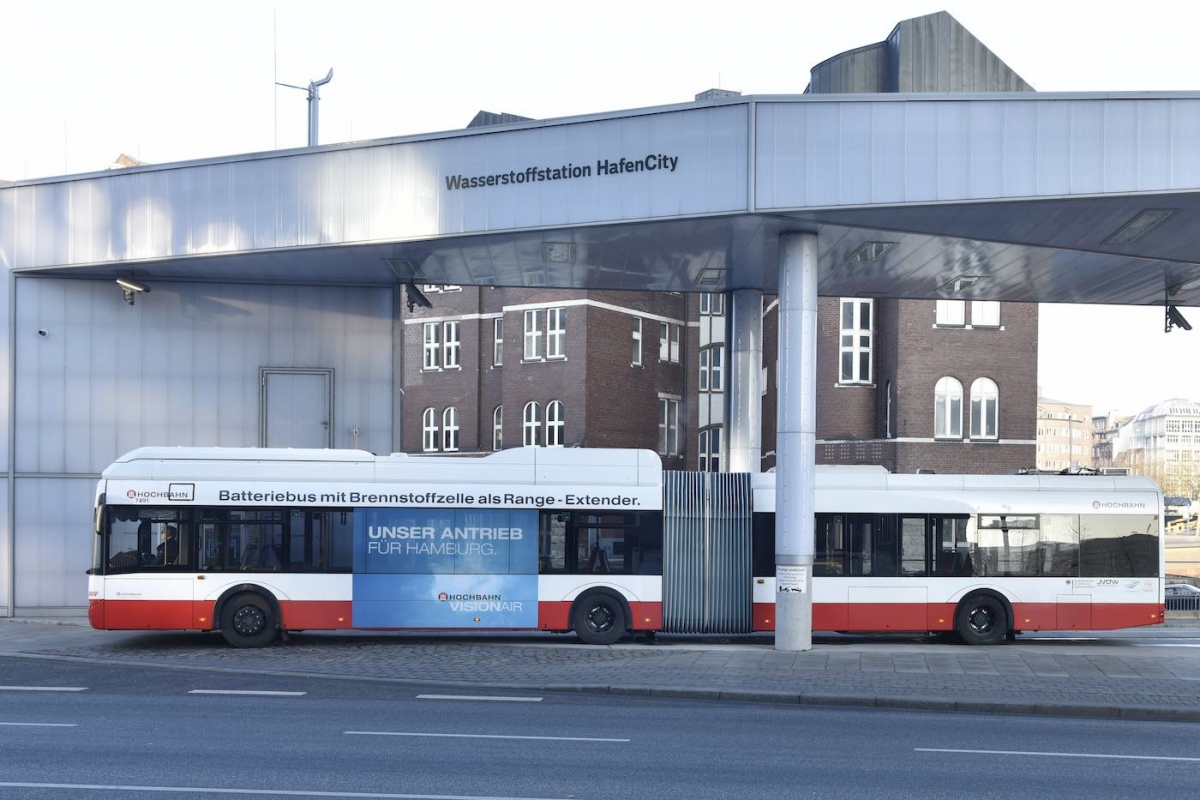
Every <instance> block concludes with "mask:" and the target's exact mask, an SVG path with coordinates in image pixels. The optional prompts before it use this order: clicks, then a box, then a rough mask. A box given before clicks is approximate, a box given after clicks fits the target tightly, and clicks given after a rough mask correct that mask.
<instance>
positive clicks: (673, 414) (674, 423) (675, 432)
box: [658, 397, 679, 456]
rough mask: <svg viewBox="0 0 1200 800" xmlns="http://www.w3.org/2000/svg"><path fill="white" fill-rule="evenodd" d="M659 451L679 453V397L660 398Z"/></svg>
mask: <svg viewBox="0 0 1200 800" xmlns="http://www.w3.org/2000/svg"><path fill="white" fill-rule="evenodd" d="M658 453H659V455H663V456H678V455H679V399H678V398H673V397H660V398H658Z"/></svg>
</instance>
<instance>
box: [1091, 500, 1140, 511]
mask: <svg viewBox="0 0 1200 800" xmlns="http://www.w3.org/2000/svg"><path fill="white" fill-rule="evenodd" d="M1145 507H1146V504H1145V503H1131V502H1120V501H1109V502H1105V501H1102V500H1093V501H1092V508H1094V509H1097V510H1099V509H1101V508H1145Z"/></svg>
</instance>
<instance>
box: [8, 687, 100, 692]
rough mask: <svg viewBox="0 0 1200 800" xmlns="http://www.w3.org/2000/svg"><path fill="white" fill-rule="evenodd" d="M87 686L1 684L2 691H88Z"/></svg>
mask: <svg viewBox="0 0 1200 800" xmlns="http://www.w3.org/2000/svg"><path fill="white" fill-rule="evenodd" d="M87 688H88V687H86V686H0V692H86V691H87Z"/></svg>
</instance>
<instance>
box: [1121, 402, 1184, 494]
mask: <svg viewBox="0 0 1200 800" xmlns="http://www.w3.org/2000/svg"><path fill="white" fill-rule="evenodd" d="M1112 450H1113V463H1114V464H1115V465H1117V466H1125V467H1129V469H1130V471H1131V472H1132V473H1134V474H1135V475H1147V476H1149V477H1151V478H1154V480H1155V481H1157V482H1158V485H1159V486H1160V487H1162V490H1163V493H1164V494H1166V495H1168V496H1175V497H1185V498H1193V499H1194V498H1197V497H1200V403H1197V402H1195V401H1193V400H1184V399H1179V398H1176V399H1173V400H1164V401H1162V402H1161V403H1158V404H1156V405H1153V406H1150V407H1149V408H1147V409H1145V410H1144V411H1142V412H1141V413H1139V414H1138V415H1136V416H1135V417H1134V418H1133V419H1132V420H1130V421H1129V422H1127V423H1125V424H1124V425H1122V426H1121V428H1120V430H1119V431H1118V432H1117V435H1116V436H1115V437H1114V438H1113V447H1112Z"/></svg>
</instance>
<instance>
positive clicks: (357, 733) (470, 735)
mask: <svg viewBox="0 0 1200 800" xmlns="http://www.w3.org/2000/svg"><path fill="white" fill-rule="evenodd" d="M344 733H345V735H347V736H428V737H432V738H441V739H532V740H535V741H541V742H617V743H623V744H628V743H629V741H630V740H629V739H600V738H593V737H588V736H503V735H500V734H490V733H406V732H403V731H344Z"/></svg>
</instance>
